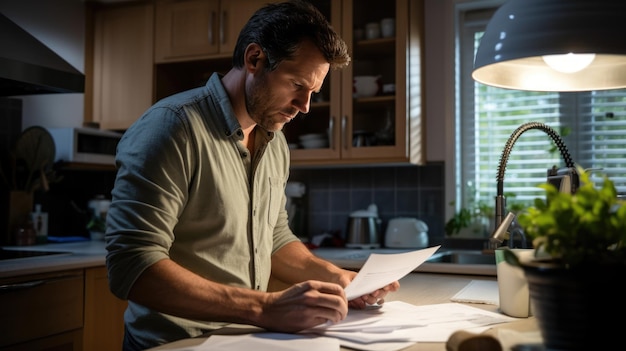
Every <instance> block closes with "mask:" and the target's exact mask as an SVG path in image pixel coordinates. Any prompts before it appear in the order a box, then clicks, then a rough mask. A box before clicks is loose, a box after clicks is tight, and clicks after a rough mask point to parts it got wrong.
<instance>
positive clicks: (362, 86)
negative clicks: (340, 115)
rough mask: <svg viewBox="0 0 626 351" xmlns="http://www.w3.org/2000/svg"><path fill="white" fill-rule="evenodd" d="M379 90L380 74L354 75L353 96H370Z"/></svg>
mask: <svg viewBox="0 0 626 351" xmlns="http://www.w3.org/2000/svg"><path fill="white" fill-rule="evenodd" d="M379 90H380V76H354V79H353V95H354V97H357V98H361V97H372V96H375V95H376V94H378V92H379Z"/></svg>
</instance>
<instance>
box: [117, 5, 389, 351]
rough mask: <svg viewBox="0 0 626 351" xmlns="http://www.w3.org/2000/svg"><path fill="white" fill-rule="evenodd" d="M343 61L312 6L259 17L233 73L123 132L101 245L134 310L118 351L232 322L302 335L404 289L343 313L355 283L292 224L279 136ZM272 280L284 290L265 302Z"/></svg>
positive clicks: (273, 9)
mask: <svg viewBox="0 0 626 351" xmlns="http://www.w3.org/2000/svg"><path fill="white" fill-rule="evenodd" d="M349 60H350V57H349V56H348V53H347V48H346V44H345V43H344V42H343V40H342V39H341V38H340V37H339V36H338V35H337V33H335V32H334V30H333V29H332V28H331V27H330V25H329V24H328V22H327V21H326V20H325V18H324V17H323V16H322V15H321V14H320V13H319V12H318V11H317V10H316V9H315V8H314V7H312V6H311V5H309V4H308V3H306V2H301V1H291V2H285V3H281V4H274V5H267V6H266V7H264V8H262V9H260V10H259V11H257V12H256V13H255V14H254V15H253V16H252V18H251V19H250V20H249V22H248V23H247V24H246V26H245V27H244V28H243V29H242V31H241V33H240V36H239V39H238V42H237V46H236V48H235V52H234V55H233V68H232V69H231V70H230V71H229V72H228V73H226V74H225V75H223V76H221V75H219V74H213V76H212V77H211V78H210V79H209V81H208V82H207V84H206V86H204V87H200V88H197V89H193V90H190V91H186V92H182V93H179V94H176V95H174V96H172V97H169V98H166V99H164V100H162V101H160V102H158V103H157V104H155V105H154V106H153V107H151V108H150V109H149V110H148V111H146V113H145V114H144V115H143V116H142V117H141V118H140V119H139V120H138V121H137V122H136V123H135V124H134V125H133V126H131V127H130V128H129V129H128V130H127V131H126V132H125V133H124V136H123V138H122V140H121V141H120V143H119V146H118V151H117V156H116V157H117V159H116V164H117V167H118V172H117V179H116V181H115V186H114V189H113V191H112V195H113V199H112V203H111V206H110V209H109V212H108V215H107V234H106V242H107V250H108V254H107V267H108V272H109V280H110V287H111V291H113V293H114V294H115V295H116V296H118V297H120V298H122V299H128V303H129V305H128V309H127V310H126V312H125V316H124V319H125V331H126V332H125V338H124V350H125V351H131V350H143V349H145V348H149V347H153V346H157V345H159V344H163V343H166V342H170V341H174V340H178V339H181V338H187V337H194V336H197V335H200V334H203V333H206V332H208V331H211V330H214V329H217V328H219V327H221V326H223V325H225V324H227V323H242V324H250V325H255V326H259V327H262V328H266V329H268V330H273V331H280V332H297V331H300V330H303V329H306V328H310V327H313V326H316V325H318V324H322V323H325V322H331V323H336V322H339V321H341V320H342V319H343V318H345V316H346V314H347V311H348V305H349V306H351V307H354V308H364V307H365V306H366V304H373V303H376V302H378V303H382V302H383V298H384V297H385V295H386V294H387V293H388V292H390V291H395V290H397V289H398V288H399V284H398V282H394V283H392V284H390V285H389V286H387V287H385V288H383V289H380V290H377V291H374V292H372V293H371V294H369V295H366V296H363V297H361V298H358V299H355V300H353V301H350V302H348V301H346V297H345V294H344V291H343V288H344V287H345V286H347V285H348V284H349V282H350V281H351V280H352V279H353V278H354V276H355V275H356V273H355V272H352V271H348V270H343V269H340V268H338V267H336V266H334V265H332V264H331V263H329V262H327V261H324V260H321V259H319V258H317V257H315V256H314V255H313V254H311V253H310V252H309V250H308V249H307V248H306V247H305V246H304V245H303V244H302V243H301V242H299V241H298V239H297V237H296V236H295V235H294V234H293V233H292V232H291V230H290V229H289V227H288V225H287V214H286V210H285V201H286V198H285V193H284V187H285V184H286V182H287V179H288V175H289V149H288V147H287V143H286V141H285V138H284V135H283V134H282V132H281V129H282V127H283V126H284V125H285V123H288V122H289V121H291V120H292V119H293V118H295V117H296V115H297V114H298V113H300V112H301V113H307V112H308V110H309V104H310V101H311V94H312V93H313V92H317V91H319V90H320V89H321V86H322V83H323V81H324V78H325V77H326V75H327V73H328V71H329V70H330V69H335V68H342V67H345V66H346V65H347V64H348V63H349ZM270 275H271V278H273V279H276V280H277V281H280V282H282V283H286V284H288V285H287V286H288V287H287V288H285V289H283V290H277V291H270V292H268V291H267V288H268V282H269V280H270Z"/></svg>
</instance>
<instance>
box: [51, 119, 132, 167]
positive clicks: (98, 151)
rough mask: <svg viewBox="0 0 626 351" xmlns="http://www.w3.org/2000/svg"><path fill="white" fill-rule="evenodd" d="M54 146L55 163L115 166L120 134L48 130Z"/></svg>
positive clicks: (97, 131) (80, 130)
mask: <svg viewBox="0 0 626 351" xmlns="http://www.w3.org/2000/svg"><path fill="white" fill-rule="evenodd" d="M48 131H49V132H50V134H51V135H52V138H53V139H54V143H55V145H56V155H55V161H65V162H80V163H96V164H109V165H114V164H115V153H116V149H117V143H118V142H119V141H120V139H121V137H122V133H118V132H113V131H108V130H101V129H96V128H50V129H49V130H48Z"/></svg>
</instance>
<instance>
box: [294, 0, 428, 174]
mask: <svg viewBox="0 0 626 351" xmlns="http://www.w3.org/2000/svg"><path fill="white" fill-rule="evenodd" d="M314 3H316V4H317V2H314ZM335 3H336V2H333V4H335ZM332 13H333V14H335V15H338V16H339V17H340V20H339V21H337V20H332V19H331V22H332V23H333V26H334V27H335V28H336V29H337V28H340V30H341V35H342V37H343V38H344V40H345V41H346V42H347V43H348V45H349V48H350V54H351V57H352V62H351V63H350V65H349V66H348V67H347V68H345V69H343V70H341V71H340V75H341V77H340V79H339V80H338V81H339V89H336V90H332V89H333V82H334V81H333V77H332V75H331V78H330V86H331V87H330V89H331V94H330V111H331V122H330V123H329V126H331V127H332V128H329V130H330V133H331V134H332V135H331V136H330V143H329V148H330V149H332V148H333V147H336V148H338V153H336V152H335V153H333V152H330V151H329V150H326V149H324V148H320V149H315V150H308V149H304V150H302V149H300V147H302V146H301V145H299V146H298V147H299V148H298V149H295V150H292V163H293V164H294V165H296V166H297V165H310V164H365V163H381V164H383V163H407V162H410V163H415V164H420V163H423V162H424V156H423V155H425V150H424V148H423V138H422V130H423V128H424V125H423V115H422V109H423V108H422V103H421V101H422V99H421V85H422V82H421V70H422V68H421V65H422V59H421V51H420V48H421V42H422V40H421V35H422V30H421V26H422V17H421V16H422V2H421V0H394V1H386V2H382V1H376V0H362V1H358V2H357V1H355V0H342V2H341V10H340V11H339V12H332ZM389 18H391V19H393V20H394V22H395V26H394V28H393V29H394V30H393V33H391V34H390V33H385V34H386V35H385V36H384V37H383V36H382V33H381V32H380V29H379V31H378V34H376V33H375V34H376V35H375V36H374V37H366V36H365V33H364V32H365V27H366V26H367V25H368V24H370V23H374V24H375V25H377V26H379V28H380V25H381V22H382V20H383V19H389ZM359 32H361V33H359ZM356 76H374V77H378V90H377V91H376V93H375V94H374V95H373V96H367V97H361V96H358V95H355V94H354V85H353V82H354V78H355V77H356ZM383 87H385V88H386V89H385V90H383ZM391 87H393V89H390V88H391ZM313 110H314V109H313V108H312V111H313ZM336 111H339V112H336ZM335 113H338V114H339V115H338V117H337V116H336V115H335ZM307 118H308V117H307ZM291 123H293V122H291ZM291 123H290V124H291ZM286 128H288V127H286ZM294 129H295V128H294ZM302 130H306V128H299V131H298V132H299V134H301V133H302ZM311 133H319V131H318V130H316V129H315V128H311ZM286 134H287V135H288V140H289V141H290V142H292V143H298V142H301V141H300V138H301V135H296V136H293V135H290V134H289V133H288V132H286ZM289 138H290V139H289Z"/></svg>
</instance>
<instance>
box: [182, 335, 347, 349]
mask: <svg viewBox="0 0 626 351" xmlns="http://www.w3.org/2000/svg"><path fill="white" fill-rule="evenodd" d="M340 349H341V346H340V343H339V340H337V339H335V338H329V337H319V336H313V335H296V334H287V333H254V334H245V335H212V336H210V337H209V338H208V339H206V341H205V342H203V343H202V344H201V345H199V346H195V347H185V348H181V349H176V350H170V351H205V350H211V351H232V350H254V351H300V350H324V351H339V350H340Z"/></svg>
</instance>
